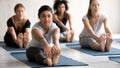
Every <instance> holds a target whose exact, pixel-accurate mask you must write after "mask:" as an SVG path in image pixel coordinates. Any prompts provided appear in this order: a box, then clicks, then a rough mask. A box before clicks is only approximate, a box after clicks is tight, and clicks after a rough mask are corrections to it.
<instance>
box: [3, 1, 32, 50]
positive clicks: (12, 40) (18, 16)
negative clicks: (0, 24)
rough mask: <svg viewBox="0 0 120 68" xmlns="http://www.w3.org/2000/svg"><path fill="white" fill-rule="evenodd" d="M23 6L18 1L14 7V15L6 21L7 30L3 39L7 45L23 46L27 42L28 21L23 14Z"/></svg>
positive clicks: (28, 32)
mask: <svg viewBox="0 0 120 68" xmlns="http://www.w3.org/2000/svg"><path fill="white" fill-rule="evenodd" d="M24 11H25V7H24V6H23V5H22V4H21V3H18V4H16V6H15V8H14V12H15V15H14V16H12V17H10V18H9V19H8V21H7V26H8V29H7V32H6V34H5V36H4V41H5V43H6V44H7V46H12V47H19V48H23V47H26V46H27V45H28V44H29V41H30V39H29V34H30V24H31V23H30V21H29V20H28V19H27V18H26V17H25V15H24Z"/></svg>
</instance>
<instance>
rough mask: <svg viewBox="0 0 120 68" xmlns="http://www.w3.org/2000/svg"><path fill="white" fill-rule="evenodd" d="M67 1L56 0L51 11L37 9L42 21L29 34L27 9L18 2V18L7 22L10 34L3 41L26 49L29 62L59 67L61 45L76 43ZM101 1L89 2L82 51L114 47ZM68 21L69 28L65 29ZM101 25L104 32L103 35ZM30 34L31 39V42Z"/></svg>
mask: <svg viewBox="0 0 120 68" xmlns="http://www.w3.org/2000/svg"><path fill="white" fill-rule="evenodd" d="M67 3H68V2H67V0H56V1H55V3H54V5H53V9H54V11H55V12H54V13H53V12H52V8H51V7H49V6H48V5H43V6H41V7H40V9H39V10H38V18H39V20H40V21H38V22H37V23H35V24H34V26H33V27H32V30H31V31H30V25H31V23H30V21H29V20H28V18H27V17H25V15H24V11H25V7H24V6H23V5H22V4H21V3H19V4H17V5H16V6H15V8H14V12H15V15H14V16H12V17H10V18H9V19H8V21H7V26H8V29H7V32H6V34H5V36H4V42H5V43H6V45H7V46H12V47H19V48H26V47H27V49H26V56H27V58H28V59H29V61H34V62H37V63H39V64H43V65H48V66H53V65H56V64H57V62H58V59H59V56H60V46H59V41H60V42H73V39H74V28H73V26H72V21H71V15H70V14H69V13H68V12H67V10H68V9H69V7H68V5H67ZM99 6H100V3H99V0H90V2H89V7H88V12H87V14H86V15H85V16H84V17H83V19H82V21H83V24H84V29H83V31H82V32H81V33H80V35H79V42H80V45H81V47H83V48H91V49H93V50H98V51H102V52H103V51H109V50H110V46H111V44H112V33H111V31H110V29H109V27H108V22H107V17H106V16H105V15H104V14H102V13H100V12H99V10H100V7H99ZM67 22H68V23H69V27H67V26H66V24H67ZM102 24H103V25H104V30H105V32H104V33H102V32H101V28H102ZM30 32H31V34H32V40H31V41H30Z"/></svg>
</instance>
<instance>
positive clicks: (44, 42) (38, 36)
mask: <svg viewBox="0 0 120 68" xmlns="http://www.w3.org/2000/svg"><path fill="white" fill-rule="evenodd" d="M32 35H33V36H34V37H35V39H36V40H38V41H39V42H40V43H41V44H42V45H44V46H45V47H47V46H48V45H49V44H48V42H47V40H46V39H45V38H44V37H43V35H42V34H41V33H40V32H39V31H38V30H37V29H33V30H32Z"/></svg>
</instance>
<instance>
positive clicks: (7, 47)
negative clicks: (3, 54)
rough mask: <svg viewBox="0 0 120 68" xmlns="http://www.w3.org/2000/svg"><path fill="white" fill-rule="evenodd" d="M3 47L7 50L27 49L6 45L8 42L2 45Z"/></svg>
mask: <svg viewBox="0 0 120 68" xmlns="http://www.w3.org/2000/svg"><path fill="white" fill-rule="evenodd" d="M1 47H2V48H4V49H5V50H7V51H21V50H26V49H25V48H17V47H9V46H6V44H3V45H1Z"/></svg>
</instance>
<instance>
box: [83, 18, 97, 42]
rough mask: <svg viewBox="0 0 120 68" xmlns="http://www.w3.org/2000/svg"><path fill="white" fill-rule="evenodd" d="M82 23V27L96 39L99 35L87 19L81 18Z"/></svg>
mask: <svg viewBox="0 0 120 68" xmlns="http://www.w3.org/2000/svg"><path fill="white" fill-rule="evenodd" d="M83 24H84V27H85V28H86V29H87V31H88V33H89V34H90V35H91V36H92V37H93V38H94V39H96V40H97V41H98V38H99V37H98V36H97V35H96V34H95V32H94V31H93V28H92V26H91V25H90V24H89V20H86V19H83Z"/></svg>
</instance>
